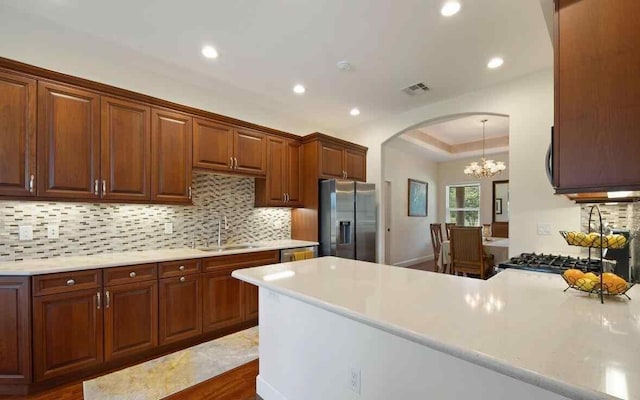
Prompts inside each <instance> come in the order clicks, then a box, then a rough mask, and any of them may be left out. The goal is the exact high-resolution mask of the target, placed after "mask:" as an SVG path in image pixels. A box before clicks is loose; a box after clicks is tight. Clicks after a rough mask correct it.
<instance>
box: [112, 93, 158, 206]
mask: <svg viewBox="0 0 640 400" xmlns="http://www.w3.org/2000/svg"><path fill="white" fill-rule="evenodd" d="M101 153H102V162H101V170H102V173H101V178H102V182H101V184H100V186H101V190H102V198H104V199H114V200H150V199H151V109H150V108H149V107H147V106H145V105H143V104H140V103H135V102H131V101H125V100H118V99H114V98H109V97H103V98H102V146H101Z"/></svg>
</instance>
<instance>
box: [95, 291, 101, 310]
mask: <svg viewBox="0 0 640 400" xmlns="http://www.w3.org/2000/svg"><path fill="white" fill-rule="evenodd" d="M96 300H97V301H96V303H97V305H98V310H99V309H100V307H102V298H101V297H100V292H98V293H96Z"/></svg>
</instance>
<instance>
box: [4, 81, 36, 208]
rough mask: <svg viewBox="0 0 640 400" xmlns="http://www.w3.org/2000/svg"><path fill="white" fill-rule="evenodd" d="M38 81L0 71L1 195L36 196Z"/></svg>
mask: <svg viewBox="0 0 640 400" xmlns="http://www.w3.org/2000/svg"><path fill="white" fill-rule="evenodd" d="M35 174H36V81H35V79H29V78H26V77H23V76H20V75H14V74H11V73H5V72H2V71H0V196H35V194H36V191H35V188H34V186H33V185H34V184H35V178H36V176H35Z"/></svg>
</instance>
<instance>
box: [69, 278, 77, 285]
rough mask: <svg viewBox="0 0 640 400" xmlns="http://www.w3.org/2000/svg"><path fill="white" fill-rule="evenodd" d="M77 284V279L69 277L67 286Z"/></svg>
mask: <svg viewBox="0 0 640 400" xmlns="http://www.w3.org/2000/svg"><path fill="white" fill-rule="evenodd" d="M75 284H76V281H74V280H73V279H69V280H68V281H67V286H73V285H75Z"/></svg>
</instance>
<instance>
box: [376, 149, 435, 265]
mask: <svg viewBox="0 0 640 400" xmlns="http://www.w3.org/2000/svg"><path fill="white" fill-rule="evenodd" d="M407 145H408V146H414V145H413V144H407ZM383 157H384V160H385V164H384V165H385V166H384V171H383V176H384V178H383V180H384V181H389V182H391V196H392V197H391V198H392V205H391V237H392V239H391V246H390V249H391V258H390V260H389V261H390V262H391V264H393V265H401V266H408V265H413V264H417V263H420V262H424V261H427V260H432V259H433V247H432V245H431V236H430V231H429V224H431V223H434V222H436V221H437V218H438V217H437V210H438V208H437V205H438V200H439V198H438V195H437V192H438V188H437V180H436V177H437V169H436V163H435V162H433V161H430V160H428V159H427V158H426V157H425V156H423V155H420V154H414V153H411V152H409V151H407V149H406V148H405V147H404V145H402V144H399V143H396V141H394V143H389V144H385V145H384V146H383ZM409 178H411V179H417V180H419V181H423V182H427V183H428V184H429V187H428V196H427V216H426V217H409V216H408V214H409V213H408V198H407V196H408V185H409V184H408V180H409ZM381 231H382V230H381ZM381 260H382V259H381Z"/></svg>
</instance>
